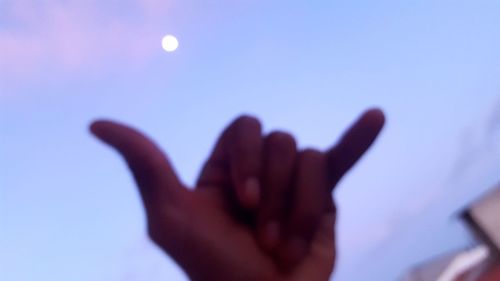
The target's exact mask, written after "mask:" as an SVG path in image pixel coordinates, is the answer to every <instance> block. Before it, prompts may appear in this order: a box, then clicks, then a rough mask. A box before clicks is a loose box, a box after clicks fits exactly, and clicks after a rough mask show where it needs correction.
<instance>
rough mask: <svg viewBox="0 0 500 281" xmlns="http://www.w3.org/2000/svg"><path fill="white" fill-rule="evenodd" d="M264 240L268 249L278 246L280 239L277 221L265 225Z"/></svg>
mask: <svg viewBox="0 0 500 281" xmlns="http://www.w3.org/2000/svg"><path fill="white" fill-rule="evenodd" d="M264 239H265V241H266V244H267V246H268V247H269V248H274V247H276V246H277V245H278V242H279V239H280V224H279V223H278V222H277V221H271V222H269V223H267V225H266V226H265V229H264Z"/></svg>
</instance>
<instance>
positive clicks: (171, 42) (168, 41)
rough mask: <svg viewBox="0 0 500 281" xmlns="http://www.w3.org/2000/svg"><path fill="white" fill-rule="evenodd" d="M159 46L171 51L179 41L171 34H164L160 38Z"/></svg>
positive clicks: (177, 45) (175, 48)
mask: <svg viewBox="0 0 500 281" xmlns="http://www.w3.org/2000/svg"><path fill="white" fill-rule="evenodd" d="M161 46H162V48H163V50H165V51H166V52H169V53H170V52H173V51H175V50H177V47H179V41H178V40H177V38H175V36H173V35H165V36H163V38H162V39H161Z"/></svg>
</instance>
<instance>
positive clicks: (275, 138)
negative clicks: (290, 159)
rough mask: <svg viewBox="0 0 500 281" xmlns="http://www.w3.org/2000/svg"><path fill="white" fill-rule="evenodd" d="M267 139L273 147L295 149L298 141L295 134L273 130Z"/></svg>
mask: <svg viewBox="0 0 500 281" xmlns="http://www.w3.org/2000/svg"><path fill="white" fill-rule="evenodd" d="M267 141H268V142H269V145H271V146H272V147H273V148H274V147H283V148H285V149H294V148H295V146H296V142H295V139H294V138H293V136H292V135H291V134H289V133H287V132H283V131H273V132H271V133H270V134H269V135H268V137H267Z"/></svg>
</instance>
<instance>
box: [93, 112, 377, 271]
mask: <svg viewBox="0 0 500 281" xmlns="http://www.w3.org/2000/svg"><path fill="white" fill-rule="evenodd" d="M256 124H257V125H256ZM382 125H383V115H382V114H381V112H379V111H368V112H367V113H365V114H364V115H363V116H362V117H361V118H360V119H359V120H358V121H357V122H356V123H355V124H354V125H353V126H352V127H351V128H350V129H349V131H348V132H347V133H346V134H345V135H344V137H343V138H342V139H341V141H340V142H339V143H338V144H337V145H336V146H335V147H333V148H332V149H331V150H329V151H328V152H327V153H320V152H318V151H313V150H306V151H300V152H297V151H296V148H295V143H294V141H293V138H292V137H291V136H288V138H287V137H286V136H285V138H283V134H282V136H281V137H278V135H279V134H274V135H273V134H270V135H269V136H268V137H266V138H264V141H263V142H262V141H261V140H262V137H261V131H260V125H259V123H258V121H256V119H251V118H250V119H249V118H248V117H247V118H239V119H238V120H237V121H235V122H233V123H232V124H231V126H229V127H228V128H227V129H226V131H225V132H224V133H223V134H222V135H221V137H220V139H219V141H218V142H217V144H216V146H215V149H214V151H213V153H212V155H211V156H210V157H209V159H208V160H207V162H206V163H205V165H204V167H203V169H202V172H201V174H200V178H199V180H198V183H197V184H196V187H195V188H194V189H188V188H186V187H185V186H184V185H183V184H182V183H181V182H180V181H179V179H178V178H177V176H176V174H175V172H174V170H173V168H172V166H171V165H170V163H169V161H168V159H167V158H166V156H165V155H164V154H163V153H162V152H161V150H159V149H158V147H157V146H156V145H155V144H154V143H153V142H152V141H150V140H149V139H148V138H146V137H145V136H144V135H142V134H141V133H139V132H138V131H136V130H134V129H131V128H129V127H126V126H123V125H120V124H117V123H113V122H107V121H101V122H96V123H94V124H93V126H92V131H93V133H94V134H95V135H97V136H98V137H99V138H101V139H102V140H103V141H105V142H107V143H108V144H110V145H112V146H113V147H115V148H116V149H117V150H118V151H119V152H120V153H121V154H122V155H123V156H124V157H125V159H126V161H127V163H128V165H129V167H130V169H131V171H132V173H133V175H134V177H135V180H136V182H137V184H138V187H139V190H140V192H141V196H142V199H143V202H144V206H145V210H146V214H147V219H148V231H149V234H150V236H151V238H152V239H153V240H154V241H155V242H156V243H157V244H158V245H159V246H160V247H162V248H163V249H164V250H165V251H166V252H167V253H168V254H169V255H171V256H172V257H173V258H174V259H175V260H176V261H177V263H178V264H179V265H180V266H181V267H183V268H184V270H185V271H186V273H187V274H188V275H189V277H190V278H191V279H192V280H200V281H201V280H203V281H206V280H228V281H232V280H243V281H245V280H248V281H250V280H280V281H288V280H318V281H319V280H328V278H329V275H330V273H331V271H332V270H333V265H334V261H335V247H334V246H335V243H334V232H333V226H334V219H335V208H334V205H333V202H332V199H331V196H327V195H329V193H330V192H331V188H333V186H335V184H336V183H337V182H338V181H339V180H340V178H341V177H342V175H343V174H344V173H345V172H346V171H347V170H349V169H350V168H351V167H352V165H353V164H354V163H355V162H356V161H357V160H358V159H359V157H361V155H362V154H363V153H364V152H365V151H366V150H367V149H368V147H369V146H370V145H371V143H372V142H373V140H374V139H375V137H376V136H377V134H378V133H379V131H380V129H381V127H382ZM279 139H281V140H282V141H280V142H276V140H279ZM286 139H292V142H290V141H283V140H286ZM261 148H262V149H261ZM285 148H288V149H285ZM262 155H263V156H262ZM261 156H262V157H261ZM261 162H262V163H264V164H263V165H261V164H260V163H261ZM248 179H253V180H254V181H252V182H255V180H256V179H259V183H260V185H258V186H259V188H258V189H257V188H255V184H253V185H252V186H254V188H247V187H249V186H250V184H249V181H248ZM257 191H259V192H257ZM270 218H274V219H273V222H274V221H275V220H276V219H278V220H279V226H280V228H279V229H280V230H281V231H280V232H279V234H280V235H279V241H278V240H277V239H274V240H276V241H275V243H270V242H269V239H265V237H268V236H262V235H260V234H261V233H262V231H261V230H262V229H266V228H265V227H264V226H266V225H269V220H270ZM275 236H276V235H275ZM263 237H264V238H263ZM297 238H299V239H297ZM297 241H299V242H302V243H294V242H297ZM297 245H301V246H303V247H292V246H297ZM306 248H307V249H306ZM297 249H301V250H304V251H296V250H297Z"/></svg>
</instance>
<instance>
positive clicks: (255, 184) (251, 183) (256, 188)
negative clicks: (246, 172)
mask: <svg viewBox="0 0 500 281" xmlns="http://www.w3.org/2000/svg"><path fill="white" fill-rule="evenodd" d="M259 199H260V184H259V180H258V179H257V178H255V177H251V178H249V179H247V181H246V182H245V201H246V203H247V204H248V206H249V207H254V206H257V205H258V204H259Z"/></svg>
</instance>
